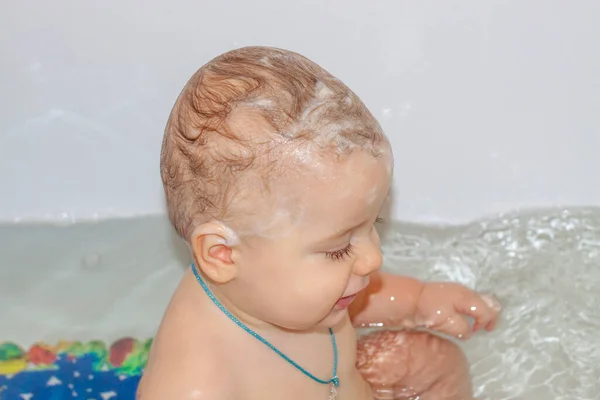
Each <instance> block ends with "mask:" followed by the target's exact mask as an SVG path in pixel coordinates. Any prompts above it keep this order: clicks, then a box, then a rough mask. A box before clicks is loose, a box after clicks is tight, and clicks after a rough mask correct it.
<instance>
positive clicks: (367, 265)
mask: <svg viewBox="0 0 600 400" xmlns="http://www.w3.org/2000/svg"><path fill="white" fill-rule="evenodd" d="M370 247H371V248H370V249H368V251H365V252H364V253H363V254H361V255H360V256H359V257H358V258H357V260H356V262H355V263H354V273H355V274H356V275H360V276H367V275H370V274H372V273H373V272H375V271H377V270H378V269H379V268H381V264H382V263H383V256H382V255H381V251H380V250H379V247H376V246H370Z"/></svg>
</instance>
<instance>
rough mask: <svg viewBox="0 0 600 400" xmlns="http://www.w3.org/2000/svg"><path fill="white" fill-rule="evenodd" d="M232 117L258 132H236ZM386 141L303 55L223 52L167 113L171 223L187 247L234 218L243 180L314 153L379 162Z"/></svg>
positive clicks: (165, 172) (165, 169) (164, 168)
mask: <svg viewBox="0 0 600 400" xmlns="http://www.w3.org/2000/svg"><path fill="white" fill-rule="evenodd" d="M232 115H233V116H235V118H238V117H239V118H245V119H253V120H255V121H257V123H258V124H259V125H260V124H262V125H261V126H264V127H265V129H264V132H255V133H254V135H255V137H253V136H252V135H253V134H250V135H249V134H248V132H244V133H242V132H239V131H236V129H234V127H232V123H231V122H232ZM259 139H260V140H259ZM383 140H385V136H384V135H383V132H382V131H381V128H380V126H379V124H378V123H377V121H376V120H375V118H374V117H373V116H372V115H371V113H370V112H369V111H368V109H367V108H366V106H365V105H364V104H363V103H362V101H361V100H360V99H359V98H358V96H356V95H355V94H354V93H353V92H352V91H351V90H350V89H349V88H348V87H347V86H346V85H344V84H343V83H342V82H341V81H339V80H338V79H336V78H335V77H333V76H332V75H331V74H329V73H328V72H327V71H325V70H324V69H323V68H321V67H320V66H318V65H317V64H315V63H314V62H312V61H310V60H308V59H307V58H305V57H303V56H302V55H300V54H297V53H294V52H291V51H286V50H282V49H276V48H269V47H246V48H241V49H237V50H233V51H230V52H227V53H225V54H222V55H220V56H218V57H216V58H214V59H213V60H211V61H209V62H208V63H207V64H205V65H204V66H202V67H201V68H200V69H199V70H198V71H197V72H196V73H195V74H194V75H193V76H192V77H191V78H190V80H189V81H188V82H187V84H186V85H185V87H184V88H183V90H182V92H181V93H180V95H179V97H178V98H177V100H176V102H175V105H174V107H173V109H172V111H171V114H170V116H169V120H168V122H167V125H166V128H165V135H164V139H163V145H162V151H161V159H160V170H161V178H162V181H163V185H164V190H165V195H166V201H167V207H168V211H169V218H170V219H171V222H172V223H173V225H174V227H175V229H176V230H177V232H178V233H179V234H180V235H181V236H182V238H184V239H185V240H190V238H191V234H192V233H193V230H194V229H195V228H196V226H198V225H199V224H201V223H204V222H207V221H209V220H212V219H218V220H224V219H226V218H227V216H228V214H230V213H232V212H233V211H234V210H232V199H233V198H234V196H235V194H236V190H237V189H239V187H240V182H241V180H242V179H243V178H244V177H246V176H248V175H251V174H254V175H257V174H258V175H259V176H260V177H261V178H262V179H263V181H264V180H266V179H267V177H268V176H269V174H272V173H274V172H275V171H276V170H277V169H278V168H281V167H282V166H283V165H284V164H286V163H288V164H290V163H292V164H293V162H294V160H296V161H302V160H299V159H303V160H304V161H306V160H308V159H309V156H310V154H309V153H314V152H319V153H323V152H332V153H335V154H338V155H342V154H344V153H348V152H350V151H353V150H354V149H356V148H362V149H366V150H368V151H372V152H373V155H374V156H377V153H378V148H379V143H380V142H382V141H383ZM299 150H301V151H299ZM286 152H287V153H286ZM271 153H273V154H275V153H276V154H277V155H273V154H271ZM294 154H296V156H294ZM299 154H300V155H299Z"/></svg>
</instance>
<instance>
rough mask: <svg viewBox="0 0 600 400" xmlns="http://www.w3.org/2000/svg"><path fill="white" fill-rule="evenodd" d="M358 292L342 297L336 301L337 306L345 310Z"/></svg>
mask: <svg viewBox="0 0 600 400" xmlns="http://www.w3.org/2000/svg"><path fill="white" fill-rule="evenodd" d="M355 297H356V294H352V295H350V296H346V297H342V298H340V299H339V300H338V301H337V302H336V303H335V308H337V309H340V310H343V309H345V308H348V307H349V306H350V304H352V302H353V301H354V298H355Z"/></svg>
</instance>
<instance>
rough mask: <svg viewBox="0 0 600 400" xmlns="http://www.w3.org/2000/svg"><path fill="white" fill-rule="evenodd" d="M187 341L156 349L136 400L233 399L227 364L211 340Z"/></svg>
mask: <svg viewBox="0 0 600 400" xmlns="http://www.w3.org/2000/svg"><path fill="white" fill-rule="evenodd" d="M202 342H203V340H202V339H200V340H198V341H195V343H192V342H187V341H185V340H183V341H181V342H179V343H174V344H172V345H168V346H163V345H162V343H160V340H159V341H158V342H157V343H156V344H157V345H156V346H155V347H154V348H153V350H152V353H151V356H150V360H149V361H148V365H147V367H146V369H145V371H144V375H143V376H142V379H141V381H140V384H139V387H138V391H137V394H136V400H165V399H169V400H180V399H181V400H184V399H186V400H187V399H203V400H233V387H234V386H233V385H231V384H230V382H231V378H230V376H231V374H230V372H229V371H228V368H227V366H226V365H225V364H224V363H223V362H222V361H220V359H219V357H217V356H216V351H215V348H218V346H210V344H209V343H206V342H205V343H204V344H205V345H203V346H201V347H200V346H199V345H198V343H202ZM186 344H187V345H186Z"/></svg>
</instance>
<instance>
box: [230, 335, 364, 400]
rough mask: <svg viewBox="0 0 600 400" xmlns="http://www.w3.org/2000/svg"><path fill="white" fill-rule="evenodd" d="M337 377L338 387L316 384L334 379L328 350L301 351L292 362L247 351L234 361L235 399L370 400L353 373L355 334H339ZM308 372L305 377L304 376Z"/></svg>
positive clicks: (257, 350)
mask: <svg viewBox="0 0 600 400" xmlns="http://www.w3.org/2000/svg"><path fill="white" fill-rule="evenodd" d="M337 339H338V363H337V368H336V369H337V371H336V375H337V377H338V381H339V386H335V385H334V384H333V383H322V382H317V381H316V380H315V379H313V378H312V377H310V376H308V374H310V375H312V376H313V377H315V378H317V379H320V380H322V381H328V380H330V379H331V378H332V377H333V369H334V357H333V350H332V349H331V348H322V349H317V351H314V349H309V348H305V349H301V350H302V351H301V352H299V353H296V354H297V355H298V357H297V358H296V359H295V360H294V359H293V358H291V357H290V359H292V361H293V362H294V363H295V364H296V365H293V363H291V362H290V361H289V360H286V359H284V358H282V357H281V356H280V355H278V354H276V353H275V352H273V351H272V350H270V349H268V348H267V349H266V350H268V351H265V349H262V348H260V347H254V348H252V349H248V348H247V349H246V354H245V356H244V358H238V359H237V360H236V361H235V376H236V377H237V378H236V383H235V387H236V392H237V393H236V397H235V398H236V399H240V400H254V399H256V400H284V399H285V400H307V399H308V400H321V399H322V400H372V397H371V395H370V390H369V389H368V386H367V384H366V382H365V381H364V380H363V379H362V378H361V376H360V374H359V373H358V371H357V370H356V367H355V360H356V342H355V335H354V334H352V335H351V336H350V335H349V336H347V337H346V336H345V335H339V336H338V337H337ZM307 373H308V374H307Z"/></svg>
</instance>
